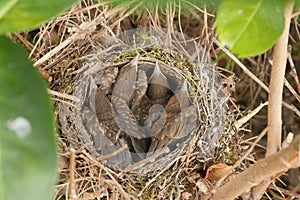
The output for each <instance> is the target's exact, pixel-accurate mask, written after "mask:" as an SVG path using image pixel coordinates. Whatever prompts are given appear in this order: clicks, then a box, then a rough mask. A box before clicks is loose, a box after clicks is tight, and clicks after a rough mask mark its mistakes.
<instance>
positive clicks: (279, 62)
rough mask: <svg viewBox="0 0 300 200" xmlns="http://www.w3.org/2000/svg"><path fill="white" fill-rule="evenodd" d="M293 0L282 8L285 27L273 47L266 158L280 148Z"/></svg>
mask: <svg viewBox="0 0 300 200" xmlns="http://www.w3.org/2000/svg"><path fill="white" fill-rule="evenodd" d="M293 6H294V0H290V1H287V2H286V4H285V8H284V16H285V26H284V31H283V33H282V35H281V36H280V38H279V40H278V41H277V43H276V44H275V46H274V51H273V67H272V72H271V80H270V86H269V89H270V94H269V106H268V143H267V152H266V156H269V155H271V154H273V153H276V152H277V151H278V150H279V149H280V147H281V125H282V119H281V113H282V110H281V104H282V93H283V84H284V75H285V68H286V61H287V52H288V49H287V48H288V39H289V29H290V22H291V16H292V12H293Z"/></svg>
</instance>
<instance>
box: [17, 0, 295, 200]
mask: <svg viewBox="0 0 300 200" xmlns="http://www.w3.org/2000/svg"><path fill="white" fill-rule="evenodd" d="M135 10H136V8H133V9H132V10H126V9H125V8H124V7H115V8H109V7H108V6H107V5H105V4H103V3H97V4H94V3H92V1H91V0H85V1H83V2H82V3H81V4H80V5H76V6H74V7H73V8H72V9H71V10H70V11H69V12H67V13H64V14H63V15H61V16H60V17H58V18H56V19H53V20H52V21H51V22H49V23H47V24H45V25H42V26H41V27H40V29H39V30H36V31H33V32H30V33H23V34H15V35H12V36H11V37H13V38H14V39H17V40H20V41H21V42H22V44H23V45H24V46H25V47H26V48H27V49H28V50H29V51H30V52H31V53H30V59H32V60H33V61H34V62H35V66H36V67H37V68H38V69H39V70H40V72H41V74H42V75H43V77H44V78H45V79H46V80H47V81H48V83H49V87H50V89H51V90H50V93H51V94H52V98H53V102H54V104H55V105H56V104H57V102H65V103H68V104H72V101H70V99H71V100H76V99H74V96H72V92H73V88H72V84H73V82H74V77H75V76H76V74H77V73H78V72H79V71H80V68H81V66H82V62H83V61H84V60H85V58H86V55H88V53H89V52H90V51H92V50H93V49H95V48H96V47H97V46H98V45H99V44H100V43H101V42H105V39H106V38H108V37H107V36H109V37H110V38H111V37H114V36H115V35H117V34H118V33H120V32H122V31H124V30H128V29H132V28H136V27H163V28H167V29H168V30H177V31H182V32H183V33H184V34H186V35H188V36H192V37H194V38H195V39H196V40H197V41H198V42H199V44H200V45H202V46H205V47H207V49H206V50H207V52H208V53H209V54H210V56H211V57H212V59H214V60H217V62H218V65H219V66H220V67H222V69H221V68H220V71H222V74H223V76H224V80H226V77H230V75H232V74H236V76H237V77H239V80H238V82H237V84H236V85H235V87H236V92H235V93H234V94H232V95H233V98H231V99H230V101H229V103H228V104H229V107H230V110H231V113H230V114H229V115H228V117H229V119H228V121H227V123H228V124H227V125H226V126H227V127H231V128H232V129H234V128H233V124H232V123H233V122H234V121H236V120H237V119H239V118H241V117H242V116H244V113H243V110H246V111H247V110H252V109H254V108H256V107H257V106H258V105H259V104H260V102H265V101H266V100H267V91H265V90H264V87H265V89H266V88H267V86H265V85H268V82H269V71H270V67H271V64H270V55H271V52H270V51H269V52H266V53H265V54H263V55H261V56H258V57H254V58H249V59H246V60H243V61H242V63H244V64H245V65H246V66H247V67H246V69H248V70H249V71H247V70H246V71H245V69H243V68H240V67H238V65H239V64H238V61H237V60H235V61H234V59H235V58H233V57H231V56H233V55H231V54H230V53H229V54H228V53H226V50H225V49H224V48H223V47H222V46H220V45H219V44H218V43H217V42H214V36H215V29H214V27H215V25H214V20H215V19H214V16H213V15H211V14H209V13H207V12H199V11H198V10H196V9H195V10H191V12H189V14H186V13H183V14H182V13H181V15H180V17H178V12H179V10H178V9H175V8H173V7H170V8H168V9H167V10H166V11H165V12H164V14H161V13H160V14H159V13H158V12H157V11H156V12H150V11H148V12H147V13H144V14H142V13H140V12H136V13H134V11H135ZM133 13H134V14H133ZM128 16H130V17H128ZM295 27H298V25H296V26H295ZM295 30H297V29H295ZM32 36H34V38H32ZM292 38H293V42H296V41H299V35H297V34H294V35H292ZM297 52H299V49H298V50H297ZM226 54H227V55H226ZM230 57H231V58H230ZM232 58H233V59H232ZM298 70H299V69H298ZM256 79H257V80H256ZM286 79H287V80H288V81H289V82H290V83H291V85H292V87H294V88H295V87H297V86H295V83H294V80H293V79H292V78H291V76H287V77H286ZM258 82H259V83H258ZM226 83H227V84H228V82H226ZM230 83H232V82H230ZM229 92H230V91H229ZM284 94H285V98H284V99H285V101H286V107H287V108H288V109H285V110H284V115H288V116H290V115H297V112H298V113H299V111H298V110H297V107H295V106H293V105H297V104H299V100H297V98H295V95H291V93H290V92H289V91H288V90H286V91H285V92H284ZM298 109H299V106H298ZM56 114H57V113H56ZM262 119H263V120H262ZM265 119H266V110H265V109H262V110H261V112H260V113H259V114H258V115H255V116H254V117H251V121H250V123H248V124H249V126H247V127H243V126H242V127H239V129H238V130H234V131H233V132H232V133H233V134H232V135H228V133H226V134H225V133H224V135H226V137H223V138H222V139H221V141H220V143H219V148H218V149H216V151H215V152H214V156H213V157H210V159H208V160H200V159H198V157H197V155H198V153H199V152H198V150H197V148H196V146H195V142H191V143H190V146H189V148H188V151H187V152H186V153H185V154H184V155H182V156H180V157H178V158H177V159H176V160H174V162H172V164H171V165H170V166H166V167H165V168H164V169H163V170H160V171H159V172H157V173H155V174H154V173H153V174H151V173H150V174H144V175H136V174H130V173H120V172H118V171H114V170H112V169H110V168H109V167H108V166H107V165H106V164H105V163H103V162H99V161H98V160H97V159H96V158H95V157H93V156H92V155H91V154H90V153H89V152H87V151H86V150H85V149H84V148H83V147H82V146H81V143H80V140H79V139H78V137H76V136H74V135H65V132H68V130H60V129H58V132H59V133H60V134H59V137H58V143H59V155H60V163H59V168H58V172H59V174H60V179H59V182H58V184H57V186H56V187H55V191H56V192H55V197H54V199H61V200H62V199H201V198H202V197H203V195H204V194H206V193H207V192H209V191H210V190H211V189H212V188H213V187H214V184H215V181H212V180H208V179H207V177H205V172H206V170H207V169H208V168H209V167H210V166H212V165H214V164H218V163H226V164H228V165H232V164H234V163H235V162H236V161H238V160H240V159H241V157H242V155H243V154H244V153H245V152H246V150H247V149H248V148H250V147H251V145H253V140H254V139H255V137H256V135H258V134H259V133H260V132H261V131H262V130H263V129H264V128H265V127H266V124H265V122H266V120H265ZM229 129H230V128H229ZM297 129H299V114H298V117H291V119H289V120H287V121H285V122H284V132H286V133H288V132H294V133H295V132H296V130H297ZM228 131H229V130H228ZM231 131H232V130H231ZM241 133H244V134H245V135H246V137H248V138H249V139H248V140H244V139H242V137H241V136H240V135H241ZM229 136H230V137H229ZM260 144H261V145H262V146H261V147H264V146H265V144H264V140H262V141H261V143H260ZM252 147H254V146H252ZM256 147H257V149H258V150H257V151H256V154H254V153H253V152H252V153H250V152H248V153H249V154H248V156H247V157H246V158H245V160H240V165H239V166H237V168H236V169H235V171H234V173H238V172H240V171H241V170H243V169H245V168H246V167H247V165H248V164H249V163H252V162H255V160H256V157H260V156H261V154H260V153H259V152H261V153H263V152H264V151H263V150H262V149H263V148H260V146H259V145H257V146H256ZM232 175H233V174H231V176H232ZM219 184H222V182H220V183H219ZM293 184H295V183H293ZM283 193H284V191H283ZM285 193H286V195H287V196H289V195H291V194H287V193H288V192H285ZM293 194H294V193H293Z"/></svg>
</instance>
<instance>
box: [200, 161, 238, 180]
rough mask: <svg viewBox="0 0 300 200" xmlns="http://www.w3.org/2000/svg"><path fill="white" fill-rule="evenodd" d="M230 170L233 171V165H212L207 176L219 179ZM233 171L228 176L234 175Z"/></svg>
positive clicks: (210, 178)
mask: <svg viewBox="0 0 300 200" xmlns="http://www.w3.org/2000/svg"><path fill="white" fill-rule="evenodd" d="M229 171H232V167H231V166H228V165H226V164H224V163H219V164H216V165H212V166H210V167H209V168H208V169H207V171H206V175H205V178H207V179H208V180H211V181H217V180H219V179H220V178H221V177H223V176H224V175H225V174H226V173H228V172H229ZM232 173H233V172H232ZM232 173H230V174H229V175H228V176H230V175H232Z"/></svg>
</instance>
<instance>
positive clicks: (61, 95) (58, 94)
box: [48, 89, 80, 102]
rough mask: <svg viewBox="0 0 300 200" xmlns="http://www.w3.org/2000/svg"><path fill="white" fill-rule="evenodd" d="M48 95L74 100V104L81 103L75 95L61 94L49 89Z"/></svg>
mask: <svg viewBox="0 0 300 200" xmlns="http://www.w3.org/2000/svg"><path fill="white" fill-rule="evenodd" d="M48 93H49V94H51V95H54V96H57V97H60V98H63V99H68V100H72V101H73V102H80V99H79V98H78V97H76V96H73V95H69V94H64V93H60V92H57V91H54V90H50V89H48Z"/></svg>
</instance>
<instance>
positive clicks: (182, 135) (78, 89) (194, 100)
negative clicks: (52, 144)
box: [58, 28, 227, 174]
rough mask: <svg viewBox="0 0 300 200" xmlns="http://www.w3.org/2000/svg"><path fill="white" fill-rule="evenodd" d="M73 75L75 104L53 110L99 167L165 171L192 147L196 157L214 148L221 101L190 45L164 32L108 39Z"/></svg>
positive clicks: (213, 74)
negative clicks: (93, 157)
mask: <svg viewBox="0 0 300 200" xmlns="http://www.w3.org/2000/svg"><path fill="white" fill-rule="evenodd" d="M79 71H80V72H79V73H78V75H77V76H76V79H75V82H74V85H73V86H74V88H73V91H74V92H73V95H74V96H75V97H77V98H76V101H75V102H74V104H73V105H71V104H70V105H69V104H64V103H62V104H59V105H58V110H59V120H60V122H61V130H62V131H63V132H65V133H66V135H69V137H70V138H71V137H77V138H78V139H79V141H80V143H81V144H80V145H81V146H82V147H84V148H86V149H87V150H88V151H89V152H90V153H91V154H92V155H93V156H95V158H97V159H98V160H99V161H100V160H102V161H104V162H106V163H107V164H108V165H109V166H110V167H112V168H114V169H116V170H121V171H124V172H129V173H138V174H147V173H149V172H153V171H156V170H160V169H162V168H165V167H166V166H171V165H172V163H174V162H175V161H176V160H178V158H179V157H180V156H181V155H182V154H184V153H185V152H186V151H187V149H188V146H189V144H190V143H191V141H193V142H194V144H196V147H197V148H198V151H197V152H198V157H199V158H201V159H209V158H210V157H212V156H213V154H214V151H215V150H216V149H217V148H218V143H219V140H220V138H221V134H222V132H223V131H224V127H225V119H226V104H227V98H226V96H225V95H224V94H223V92H222V86H221V84H220V78H219V74H218V72H217V70H216V68H215V66H214V65H212V64H210V59H209V58H208V57H207V56H206V53H205V50H204V49H203V48H202V47H200V46H199V45H198V44H197V43H196V42H195V41H194V40H193V39H191V38H188V37H186V36H184V35H183V34H181V33H177V32H175V31H172V32H170V31H169V32H168V31H165V30H164V29H158V28H156V29H136V30H130V31H126V32H123V33H121V34H119V35H118V36H117V37H111V38H107V40H106V41H104V42H103V43H102V44H101V45H99V47H98V48H97V49H96V50H95V51H93V52H92V53H90V54H89V55H88V56H87V57H86V60H85V62H84V64H83V66H82V68H81V69H80V70H79Z"/></svg>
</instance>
